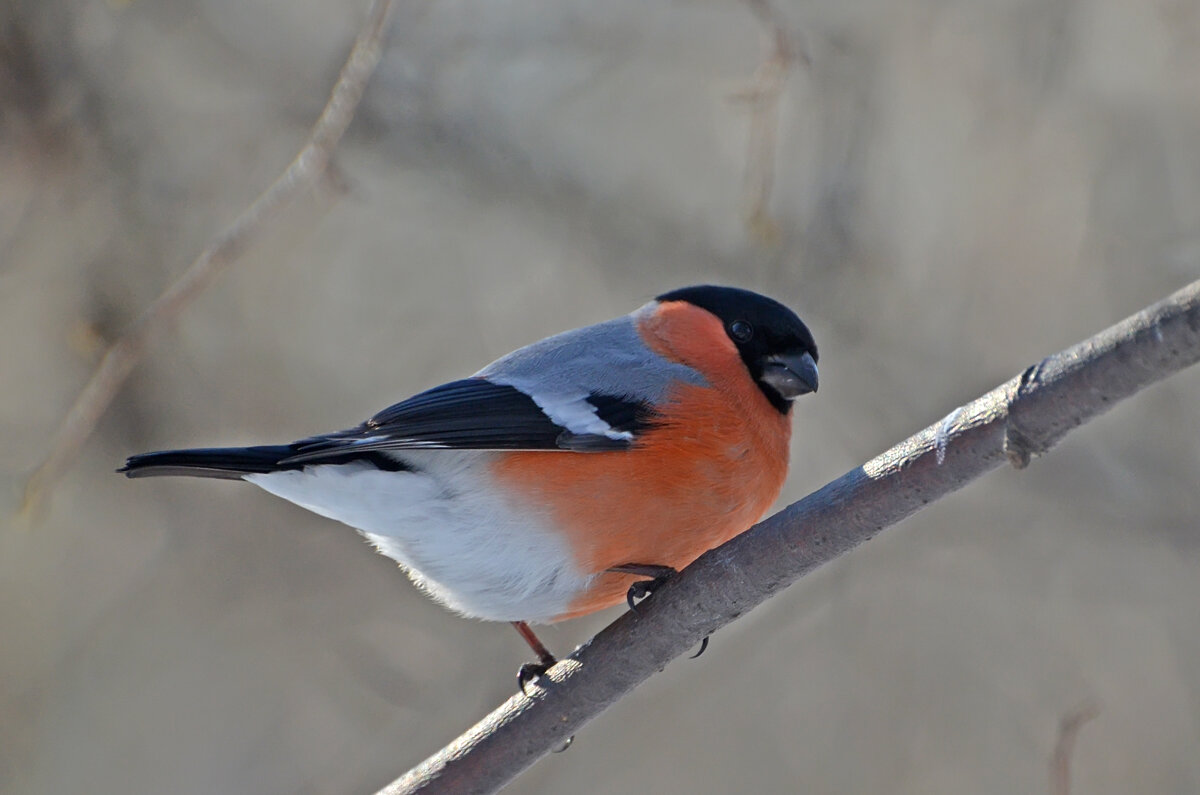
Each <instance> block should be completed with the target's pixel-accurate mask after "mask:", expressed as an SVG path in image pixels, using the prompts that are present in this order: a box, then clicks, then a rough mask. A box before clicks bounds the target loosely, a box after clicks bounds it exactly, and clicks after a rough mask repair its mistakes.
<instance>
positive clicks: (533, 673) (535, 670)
mask: <svg viewBox="0 0 1200 795" xmlns="http://www.w3.org/2000/svg"><path fill="white" fill-rule="evenodd" d="M555 662H557V661H556V660H550V661H547V662H535V663H534V662H527V663H525V664H524V665H522V666H521V667H520V668H518V669H517V687H519V688H520V689H521V694H522V695H525V696H528V695H529V691H528V690H527V689H526V685H528V684H529V683H530V682H532V681H534V680H536V679H541V678H542V677H543V676H545V675H546V672H547V671H549V670H550V668H551V667H552V666H553V665H554V663H555Z"/></svg>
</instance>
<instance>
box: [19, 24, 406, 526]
mask: <svg viewBox="0 0 1200 795" xmlns="http://www.w3.org/2000/svg"><path fill="white" fill-rule="evenodd" d="M391 7H392V0H372V3H371V8H370V10H369V11H368V12H367V19H366V21H365V22H364V23H363V26H362V28H361V29H360V30H359V33H358V36H357V38H356V39H355V41H354V47H353V49H352V50H351V51H350V56H349V58H347V60H346V63H345V65H344V66H342V71H341V74H339V75H338V81H337V83H336V84H335V85H334V87H333V91H332V92H331V93H330V96H329V101H328V102H327V103H326V104H325V108H324V109H323V110H322V111H321V115H320V117H319V118H318V119H317V122H316V124H314V125H313V128H312V131H311V132H310V133H309V136H308V141H306V142H305V144H304V147H303V148H302V149H301V150H300V151H299V153H297V155H296V157H295V159H293V160H292V162H291V163H290V164H289V165H288V167H287V168H286V169H285V170H284V171H283V173H282V174H280V175H279V176H278V177H277V178H276V179H275V181H274V182H273V183H271V185H270V187H268V188H267V189H266V190H265V191H263V192H262V193H261V194H259V196H258V198H256V199H255V200H254V202H253V203H251V204H250V206H249V207H247V208H246V209H245V210H243V211H242V213H241V215H239V216H238V217H237V218H236V219H234V221H233V223H232V224H230V225H229V226H228V227H227V228H226V229H225V230H224V231H222V232H221V234H219V235H218V236H217V237H215V238H214V239H213V240H212V241H211V242H210V243H209V244H208V247H207V248H205V249H204V250H203V251H202V252H200V256H198V257H196V259H195V260H193V261H192V264H191V265H189V266H188V267H187V269H186V270H184V271H183V273H181V274H180V275H179V278H177V279H176V280H175V281H174V282H172V283H171V285H170V286H169V287H167V289H166V290H165V291H163V293H162V294H161V295H159V296H158V298H156V299H155V300H154V302H153V303H152V304H150V306H148V307H146V309H145V310H144V311H143V312H142V314H141V315H139V316H138V318H137V320H135V321H134V322H133V325H132V326H130V327H129V330H128V331H126V332H125V334H124V335H122V336H121V338H120V339H118V340H117V341H116V342H115V343H113V345H112V346H111V347H110V348H109V349H108V351H107V352H105V354H104V358H102V359H101V360H100V364H99V365H98V366H97V367H96V370H95V372H93V373H92V377H91V378H90V379H89V380H88V382H87V384H86V385H85V386H84V388H83V391H81V392H80V393H79V397H77V398H76V399H75V403H74V405H72V406H71V409H70V411H68V412H67V416H66V417H65V418H64V419H63V421H62V424H61V425H60V426H59V428H58V432H57V433H56V434H55V436H54V441H53V443H52V444H51V447H50V452H49V453H47V455H46V458H45V459H44V460H43V461H42V463H41V465H39V466H38V468H37V470H35V471H34V473H33V475H31V476H30V478H29V480H28V482H26V484H25V494H24V498H23V499H22V503H21V513H22V515H24V516H26V517H31V516H32V515H33V514H34V513H35V512H36V511H37V508H38V507H39V506H40V505H41V503H42V502H43V500H44V499H45V497H46V496H47V494H48V493H49V491H50V489H51V488H53V485H54V482H55V481H56V480H57V479H58V477H59V475H60V474H62V472H63V471H64V470H65V469H66V468H67V467H68V466H69V465H70V464H71V462H72V461H74V460H75V458H76V457H77V456H78V455H79V451H80V450H81V449H82V448H83V445H84V443H85V442H86V441H87V440H88V438H89V437H90V436H91V435H92V431H93V430H95V428H96V423H97V422H99V421H100V418H101V417H103V416H104V412H106V411H107V410H108V406H109V404H111V403H112V401H113V398H114V397H116V395H117V391H118V390H119V389H120V388H121V385H122V384H124V383H125V379H126V378H128V377H129V374H130V373H131V372H133V368H134V367H136V366H137V364H138V363H139V362H140V361H141V360H142V356H143V355H144V354H145V351H146V346H147V344H148V343H149V342H151V341H152V340H153V339H154V338H155V337H157V336H158V335H160V334H161V333H162V332H163V331H164V330H165V329H166V327H167V326H168V325H169V324H170V323H171V322H173V321H174V320H175V318H177V317H178V316H179V313H180V312H182V311H183V310H184V308H186V307H187V306H188V305H189V304H190V303H191V302H192V301H193V300H194V299H195V298H196V297H197V296H199V295H200V293H202V292H203V291H204V288H205V287H207V286H208V285H209V283H210V282H211V281H212V280H213V278H215V277H216V276H217V274H219V273H220V272H221V271H222V270H224V269H225V268H227V267H228V266H229V265H232V264H233V263H234V262H236V261H237V259H238V258H239V257H240V256H241V255H242V253H243V252H245V251H246V250H247V249H248V248H249V247H250V245H251V244H252V243H253V242H254V240H255V238H256V237H257V236H258V234H259V233H260V232H261V231H262V229H263V227H264V226H265V225H266V224H267V223H268V222H269V221H270V220H271V219H273V218H274V217H275V216H277V215H279V213H280V212H281V211H282V210H283V209H284V208H286V207H287V206H288V205H289V204H291V203H292V202H293V201H294V200H295V199H296V198H297V197H299V196H301V195H302V194H303V193H304V191H306V190H309V189H311V188H312V186H313V185H314V184H316V183H317V181H318V180H319V179H320V178H321V177H322V175H324V174H325V173H326V169H327V168H328V166H329V161H330V158H331V157H332V156H333V150H334V148H335V147H336V146H337V144H338V141H340V140H341V137H342V135H343V133H345V132H346V129H347V128H348V127H349V126H350V122H351V121H352V120H353V119H354V112H355V110H357V108H358V103H359V100H361V99H362V95H363V91H364V90H365V89H366V86H367V81H368V80H370V78H371V75H372V74H374V72H375V67H376V66H377V65H378V64H379V58H380V56H381V54H382V52H383V40H384V36H385V33H386V31H387V20H388V18H389V15H390V12H391Z"/></svg>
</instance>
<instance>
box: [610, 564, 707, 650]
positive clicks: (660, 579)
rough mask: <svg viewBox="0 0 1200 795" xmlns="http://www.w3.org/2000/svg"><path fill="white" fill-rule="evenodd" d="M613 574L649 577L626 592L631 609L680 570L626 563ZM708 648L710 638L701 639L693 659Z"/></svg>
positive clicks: (614, 570) (654, 565) (615, 568)
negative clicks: (698, 649)
mask: <svg viewBox="0 0 1200 795" xmlns="http://www.w3.org/2000/svg"><path fill="white" fill-rule="evenodd" d="M609 571H610V572H612V573H613V574H635V575H637V576H639V577H649V578H650V579H648V580H638V581H637V582H635V583H634V584H633V585H630V586H629V590H628V591H626V592H625V601H626V602H628V603H629V609H630V610H637V605H638V602H640V601H641V600H642V599H645V598H646V597H647V596H649V595H650V594H652V593H654V592H655V591H656V590H657V589H658V586H660V585H662V584H663V583H664V582H666V581H667V580H669V579H671V578H672V577H674V576H675V575H676V574H678V573H679V572H678V571H677V570H676V569H674V568H672V567H670V566H659V565H657V564H654V563H624V564H622V565H620V566H613V567H612V568H611V569H609ZM707 648H708V638H707V637H705V638H704V640H702V641H700V651H698V652H696V653H695V654H693V655H692V659H693V660H694V659H696V658H697V657H699V656H700V655H701V654H704V650H705V649H707Z"/></svg>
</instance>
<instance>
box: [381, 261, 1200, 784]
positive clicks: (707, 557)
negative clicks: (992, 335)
mask: <svg viewBox="0 0 1200 795" xmlns="http://www.w3.org/2000/svg"><path fill="white" fill-rule="evenodd" d="M1197 360H1200V281H1198V282H1195V283H1193V284H1191V285H1189V286H1188V287H1185V288H1184V289H1182V290H1180V291H1179V292H1177V293H1175V294H1174V295H1172V296H1170V297H1169V298H1167V299H1165V300H1163V301H1161V302H1159V303H1157V304H1155V305H1154V306H1151V307H1149V308H1147V309H1145V310H1143V311H1141V312H1139V313H1137V314H1136V315H1134V316H1132V317H1130V318H1128V319H1127V320H1125V321H1123V322H1121V323H1118V324H1117V325H1115V326H1113V327H1111V328H1109V329H1107V330H1106V331H1103V332H1101V333H1100V334H1097V335H1096V336H1094V337H1092V338H1091V339H1088V340H1085V341H1084V342H1081V343H1079V344H1078V345H1075V346H1074V347H1071V348H1068V349H1067V350H1065V351H1062V352H1061V353H1058V354H1055V355H1054V356H1050V357H1048V358H1046V359H1044V360H1042V361H1041V362H1039V363H1037V364H1035V365H1033V366H1032V367H1029V368H1028V369H1027V370H1025V372H1023V373H1022V374H1021V375H1019V376H1017V377H1015V378H1013V379H1012V380H1010V381H1008V382H1007V383H1005V384H1003V385H1001V386H999V387H997V388H996V389H994V390H992V391H991V392H988V393H987V394H985V395H983V396H982V397H980V398H978V399H977V400H975V401H973V402H971V403H969V404H967V405H965V406H962V407H960V408H957V409H955V410H954V411H952V412H951V413H950V414H949V415H948V416H947V417H946V418H945V419H944V420H942V421H941V422H939V423H937V424H935V425H932V426H930V427H928V428H926V429H925V430H923V431H921V432H920V433H918V434H916V435H915V436H912V437H910V438H908V439H906V440H905V441H903V442H901V443H900V444H898V445H897V446H895V447H893V448H892V449H891V450H888V451H887V452H885V453H883V454H882V455H880V456H879V457H877V458H875V459H874V460H872V461H869V462H867V463H866V464H863V465H862V466H861V467H858V468H857V469H854V470H852V471H850V472H848V473H847V474H845V475H843V476H842V477H841V478H839V479H837V480H835V481H833V482H832V483H830V484H828V485H826V486H825V487H824V488H822V489H820V490H818V491H816V492H814V493H813V494H810V495H809V496H808V497H805V498H804V499H803V500H800V501H799V502H797V503H794V504H793V505H790V506H788V507H787V508H785V509H784V510H782V511H780V512H779V513H777V514H775V515H773V516H771V517H769V518H767V519H765V520H764V521H762V522H760V523H759V524H757V525H755V526H754V527H753V528H751V529H750V530H749V531H747V532H746V533H743V534H742V535H740V536H738V537H737V538H734V539H733V540H732V541H730V542H728V543H726V544H724V545H723V546H721V547H718V548H717V549H714V550H712V551H710V552H708V553H706V554H704V555H703V556H701V557H700V559H699V560H697V561H696V562H695V563H693V564H692V565H691V566H689V567H688V568H687V569H686V570H684V571H683V572H682V573H681V574H680V575H679V576H678V577H676V578H675V579H673V580H671V581H669V582H667V583H666V584H665V585H664V586H662V588H660V589H659V590H657V591H655V593H654V596H653V597H651V598H650V599H648V600H647V601H646V602H645V603H643V604H642V605H639V608H638V611H637V612H636V613H634V612H629V613H625V614H624V615H622V616H621V617H620V618H618V619H617V620H616V621H615V622H613V623H612V624H611V625H609V626H608V627H606V628H605V629H604V630H602V631H601V632H600V633H599V634H598V635H596V637H595V638H593V639H592V640H591V641H589V642H588V643H586V644H584V645H583V646H581V647H580V648H579V649H577V650H576V651H575V653H573V654H572V655H571V656H570V657H569V658H567V659H565V660H563V661H562V662H560V663H559V664H558V665H556V666H554V667H553V668H552V669H551V670H550V671H549V673H548V674H547V677H544V678H543V679H542V680H539V683H540V684H541V685H542V686H541V687H538V688H535V689H534V690H533V694H532V697H525V696H523V695H521V694H517V695H515V696H513V697H512V698H510V699H509V700H508V701H507V702H505V703H504V704H502V705H501V706H500V707H499V708H498V709H496V710H495V711H494V712H493V713H492V714H491V715H488V716H487V717H486V718H484V719H483V720H482V721H481V722H480V723H478V724H476V725H475V726H474V727H472V728H471V729H469V730H468V731H467V732H466V733H465V734H463V735H462V736H461V737H459V738H458V739H457V740H455V741H454V742H453V743H451V744H450V745H448V746H447V747H446V748H444V749H443V750H442V751H440V752H438V753H437V754H435V755H434V756H432V757H430V758H429V759H427V760H426V761H425V762H423V763H422V764H421V765H419V766H418V767H416V768H414V769H413V770H411V771H409V772H408V773H407V774H406V775H405V776H404V777H403V778H401V779H399V780H397V781H396V782H394V783H393V784H391V785H390V786H388V787H387V788H385V789H384V790H382V791H381V792H382V793H387V795H405V794H407V793H417V792H421V793H427V794H428V793H451V792H452V793H456V794H457V793H468V792H470V793H483V792H494V791H496V790H498V789H499V788H500V787H502V786H503V785H504V784H505V783H506V782H508V781H510V780H511V779H513V778H514V777H515V776H517V774H519V773H520V772H521V771H522V770H524V769H525V768H527V767H529V766H530V765H532V764H533V763H534V762H535V761H537V759H539V758H540V757H541V756H543V755H545V754H546V753H548V752H550V751H551V750H553V749H554V748H556V747H557V746H560V745H561V744H562V743H563V742H564V741H566V740H567V739H568V738H569V737H571V736H572V735H573V734H574V733H575V732H577V731H578V730H579V729H580V728H581V727H582V726H583V725H584V724H586V723H587V722H588V721H590V720H591V719H592V718H594V717H596V716H597V715H599V714H600V713H601V712H602V711H603V710H604V709H605V708H607V707H608V706H609V705H611V704H613V703H614V702H615V701H616V700H617V699H619V698H620V697H621V696H623V695H624V694H626V693H628V692H629V691H631V690H633V688H634V687H636V686H637V685H638V684H640V683H641V682H643V681H645V680H646V679H647V678H649V677H650V676H651V675H652V674H654V673H655V672H656V671H660V670H662V669H663V667H664V666H666V664H667V663H668V662H670V661H671V660H673V659H674V658H675V657H678V656H679V655H681V654H683V653H684V652H686V651H688V650H689V649H691V648H692V647H694V646H695V645H696V644H697V643H699V642H700V640H701V639H702V638H704V637H706V636H707V635H709V634H711V633H712V632H714V631H716V630H717V629H719V628H720V627H722V626H724V625H725V624H728V623H729V622H731V621H733V620H734V619H735V618H737V617H739V616H741V615H742V614H744V613H746V612H747V611H749V610H750V609H751V608H753V607H754V606H756V605H758V604H759V603H761V602H763V601H765V600H766V599H768V598H769V597H770V596H772V595H774V594H775V593H777V592H779V591H781V590H783V589H784V588H786V587H787V586H788V585H790V584H791V583H793V582H795V581H796V580H797V579H799V578H800V577H801V576H803V575H804V574H806V573H808V572H810V571H812V570H813V569H815V568H817V567H818V566H820V565H821V564H823V563H827V562H829V561H830V560H833V559H834V558H836V557H837V556H839V555H841V554H843V553H845V552H848V551H850V550H851V549H853V548H854V547H856V546H858V545H859V544H861V543H862V542H864V541H867V540H868V539H870V538H872V537H874V536H875V534H876V533H878V532H879V531H880V530H882V529H883V528H885V527H889V526H891V525H893V524H896V523H897V522H899V521H900V520H901V519H904V518H906V517H908V516H910V515H912V514H913V513H915V512H917V511H918V510H920V509H921V508H923V507H924V506H926V505H928V504H929V503H931V502H934V501H935V500H938V499H940V498H942V497H944V496H946V495H947V494H950V493H951V492H954V491H957V490H958V489H960V488H962V487H963V486H965V485H966V484H967V483H970V482H971V481H972V480H975V479H976V478H978V477H979V476H980V475H983V474H984V473H986V472H988V471H990V470H992V469H995V468H996V467H998V466H1000V465H1001V464H1003V463H1004V462H1005V461H1008V462H1010V463H1012V464H1014V465H1015V466H1018V467H1023V466H1025V465H1026V464H1027V463H1028V462H1029V459H1030V457H1031V456H1034V455H1040V454H1042V453H1045V452H1046V451H1048V450H1049V449H1050V448H1051V447H1052V446H1053V445H1054V444H1055V443H1056V442H1058V441H1059V439H1061V438H1062V437H1063V436H1065V435H1066V434H1067V432H1068V431H1070V430H1071V429H1072V428H1075V427H1077V426H1079V425H1082V424H1083V423H1084V422H1086V421H1088V420H1090V419H1092V418H1093V417H1096V416H1098V415H1099V414H1101V413H1103V412H1105V411H1107V410H1108V409H1109V408H1111V407H1112V406H1113V405H1115V404H1116V403H1117V402H1118V401H1120V400H1122V399H1124V398H1126V397H1129V396H1130V395H1132V394H1134V393H1135V392H1138V391H1139V390H1141V389H1144V388H1145V387H1147V386H1149V385H1150V384H1153V383H1154V382H1156V381H1159V380H1161V379H1163V378H1165V377H1167V376H1168V375H1171V374H1173V373H1175V372H1177V371H1179V370H1182V369H1183V368H1185V367H1187V366H1189V365H1191V364H1194V363H1195V362H1196V361H1197ZM547 679H548V680H549V681H547Z"/></svg>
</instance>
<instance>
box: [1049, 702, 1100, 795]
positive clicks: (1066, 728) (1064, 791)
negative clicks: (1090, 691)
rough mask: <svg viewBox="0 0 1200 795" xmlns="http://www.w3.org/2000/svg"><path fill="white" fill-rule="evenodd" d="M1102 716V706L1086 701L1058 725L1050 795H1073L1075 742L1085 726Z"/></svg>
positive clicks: (1051, 769) (1051, 765) (1051, 759)
mask: <svg viewBox="0 0 1200 795" xmlns="http://www.w3.org/2000/svg"><path fill="white" fill-rule="evenodd" d="M1099 714H1100V705H1099V704H1098V703H1096V702H1095V701H1085V702H1084V703H1083V704H1081V705H1080V706H1078V707H1076V708H1075V709H1073V710H1072V711H1070V712H1068V713H1067V714H1066V715H1064V716H1063V719H1062V720H1061V721H1059V724H1058V740H1057V741H1056V742H1055V743H1054V756H1052V757H1051V758H1050V795H1071V756H1072V754H1074V753H1075V740H1076V739H1077V738H1078V737H1079V730H1080V729H1082V728H1083V724H1085V723H1087V722H1088V721H1090V720H1092V719H1093V718H1095V717H1096V716H1097V715H1099Z"/></svg>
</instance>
